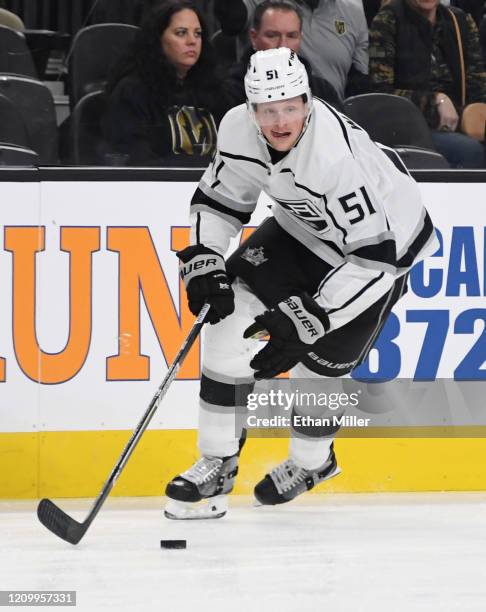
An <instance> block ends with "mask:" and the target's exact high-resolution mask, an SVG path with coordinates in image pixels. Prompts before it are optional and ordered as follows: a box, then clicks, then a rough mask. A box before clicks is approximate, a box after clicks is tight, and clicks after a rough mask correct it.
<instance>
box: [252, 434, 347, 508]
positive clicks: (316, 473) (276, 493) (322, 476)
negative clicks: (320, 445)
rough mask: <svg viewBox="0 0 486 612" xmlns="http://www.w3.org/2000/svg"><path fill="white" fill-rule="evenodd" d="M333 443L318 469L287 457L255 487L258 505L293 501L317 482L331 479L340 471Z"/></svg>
mask: <svg viewBox="0 0 486 612" xmlns="http://www.w3.org/2000/svg"><path fill="white" fill-rule="evenodd" d="M340 471H341V470H340V468H339V467H338V465H337V462H336V456H335V454H334V448H333V445H331V448H330V453H329V456H328V458H327V460H326V462H325V463H324V464H323V465H322V466H321V467H320V468H317V469H316V470H307V469H305V468H302V467H299V466H298V465H296V464H295V463H294V461H292V459H287V460H286V461H284V462H283V463H280V464H279V465H277V467H275V468H274V469H273V470H272V471H271V472H270V474H267V475H266V476H265V478H263V480H260V482H259V483H258V484H257V485H256V487H255V491H254V493H255V497H256V500H257V502H258V503H257V505H263V506H274V505H276V504H284V503H286V502H288V501H291V500H292V499H294V498H295V497H297V495H300V494H301V493H305V492H306V491H309V490H310V489H312V488H314V487H315V486H316V484H319V483H320V482H324V480H329V478H332V477H333V476H337V475H338V474H339V473H340Z"/></svg>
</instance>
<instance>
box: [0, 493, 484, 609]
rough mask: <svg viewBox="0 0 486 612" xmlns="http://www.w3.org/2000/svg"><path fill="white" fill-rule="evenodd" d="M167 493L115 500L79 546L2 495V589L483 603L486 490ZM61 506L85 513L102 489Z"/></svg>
mask: <svg viewBox="0 0 486 612" xmlns="http://www.w3.org/2000/svg"><path fill="white" fill-rule="evenodd" d="M162 501H163V500H161V499H154V498H136V499H120V498H114V499H110V500H108V502H107V503H106V504H105V506H104V507H103V509H102V510H101V512H100V514H99V515H98V517H97V518H96V519H95V522H94V523H93V524H92V526H91V527H90V529H89V531H88V533H87V534H86V535H85V537H84V539H83V540H82V541H81V543H80V544H78V545H77V546H71V545H70V544H67V543H65V542H63V541H62V540H59V539H58V538H57V537H56V536H54V535H53V534H51V533H50V532H49V531H47V530H46V529H45V528H44V527H43V526H42V525H41V524H40V523H39V522H38V521H37V518H36V515H35V507H36V503H34V502H30V501H29V502H18V501H17V502H0V589H3V590H15V589H19V590H33V589H41V590H52V589H59V590H76V591H77V601H78V603H77V607H76V608H68V609H73V610H74V609H76V610H83V611H92V610H93V611H98V610H100V611H102V610H118V611H125V610H127V611H128V610H130V611H132V610H137V611H138V610H145V611H152V610H160V611H163V612H186V611H188V612H193V611H194V612H196V611H197V612H206V611H207V612H260V611H266V610H271V611H272V612H307V611H309V612H310V611H311V610H312V611H323V612H327V611H329V612H331V611H332V612H341V611H345V612H358V611H363V612H368V611H369V612H377V611H378V612H381V611H385V612H392V611H393V612H395V611H399V612H402V611H403V612H415V611H416V610H427V611H433V612H435V611H441V612H443V611H446V612H448V611H452V610H457V611H459V610H460V611H461V612H469V611H471V610H474V611H476V610H477V611H483V612H484V611H485V610H486V493H457V494H452V493H444V494H379V495H368V494H356V495H337V494H334V495H329V496H325V495H317V496H307V498H305V497H303V498H301V499H299V500H297V501H296V502H294V503H293V504H289V505H287V506H282V507H278V508H268V507H267V508H253V507H252V506H251V500H250V499H249V498H233V499H232V500H231V506H230V512H229V513H228V515H227V516H226V517H225V518H223V519H219V520H210V521H197V522H196V521H193V522H187V521H186V522H174V521H168V520H166V519H164V518H163V516H162V512H161V507H162ZM59 505H60V506H61V507H62V508H63V509H64V510H66V511H67V512H68V513H70V514H72V515H73V517H74V518H77V519H78V520H84V517H85V516H86V513H87V511H88V509H89V507H90V505H91V500H59ZM161 539H186V540H187V542H188V545H187V549H186V550H161V548H160V540H161ZM22 609H25V608H22ZM41 609H54V608H41ZM56 609H57V610H60V609H65V608H56Z"/></svg>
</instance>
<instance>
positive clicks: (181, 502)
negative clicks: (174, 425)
mask: <svg viewBox="0 0 486 612" xmlns="http://www.w3.org/2000/svg"><path fill="white" fill-rule="evenodd" d="M238 459H239V453H237V454H236V455H232V456H230V457H224V458H221V457H205V456H203V457H201V458H200V459H198V460H197V461H196V463H195V464H194V465H193V466H192V467H190V468H189V469H188V470H186V471H185V472H183V473H182V474H180V475H179V476H176V477H175V478H173V479H172V480H171V482H169V484H168V485H167V488H166V491H165V494H166V495H167V497H168V498H169V500H168V502H167V504H166V506H165V510H164V514H165V516H166V517H167V518H169V519H175V520H189V519H209V518H221V517H222V516H224V515H225V514H226V511H227V509H228V498H227V494H228V493H230V492H231V491H232V489H233V486H234V482H235V478H236V475H237V473H238Z"/></svg>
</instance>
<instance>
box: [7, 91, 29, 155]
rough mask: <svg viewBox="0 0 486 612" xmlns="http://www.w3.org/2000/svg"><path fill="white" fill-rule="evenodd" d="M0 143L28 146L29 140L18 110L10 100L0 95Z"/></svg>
mask: <svg viewBox="0 0 486 612" xmlns="http://www.w3.org/2000/svg"><path fill="white" fill-rule="evenodd" d="M0 142H2V143H10V144H15V145H19V146H21V147H27V148H28V146H29V138H28V136H27V131H26V129H25V124H24V121H23V119H22V115H21V114H20V111H19V109H18V108H17V107H16V106H15V104H14V103H13V102H12V100H9V99H8V98H7V97H5V96H4V95H2V94H0Z"/></svg>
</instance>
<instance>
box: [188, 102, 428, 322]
mask: <svg viewBox="0 0 486 612" xmlns="http://www.w3.org/2000/svg"><path fill="white" fill-rule="evenodd" d="M390 151H391V150H390ZM395 157H396V161H395V162H393V161H391V159H390V158H389V157H388V156H387V154H385V153H384V152H383V150H382V149H381V148H380V146H378V145H377V144H375V143H374V142H372V141H371V140H370V138H369V136H368V134H367V133H366V132H365V131H364V130H363V129H362V128H360V127H359V126H358V125H356V124H355V123H354V122H353V121H351V120H350V119H349V118H348V117H346V116H345V115H343V114H342V113H339V112H338V111H336V110H335V109H334V108H333V107H332V106H330V105H328V104H326V103H325V102H322V101H321V100H319V99H316V98H314V104H313V111H312V116H311V118H310V121H309V124H308V127H307V129H306V131H305V132H304V134H303V136H302V137H301V138H300V140H299V141H298V143H297V144H296V145H295V146H294V147H293V148H292V149H291V150H290V151H289V153H288V154H287V155H285V157H283V159H281V160H280V161H279V162H278V163H275V164H274V163H272V160H271V156H270V153H269V150H268V147H267V146H266V144H265V142H264V140H263V139H262V138H261V137H260V136H258V132H257V129H256V126H255V125H254V124H253V122H252V121H251V119H250V117H249V114H248V112H247V109H246V106H245V105H240V106H237V107H235V108H233V109H232V110H230V111H229V112H228V113H227V114H226V115H225V117H224V119H223V121H222V122H221V125H220V128H219V133H218V149H217V153H216V156H215V158H214V160H213V162H212V163H211V165H210V166H209V167H208V168H207V170H206V171H205V173H204V175H203V177H202V179H201V181H200V184H199V187H198V189H197V190H196V192H195V194H194V196H193V198H192V202H191V220H192V232H191V244H195V243H201V244H204V245H206V246H208V247H210V248H212V249H214V250H216V251H217V252H219V253H221V254H223V255H224V254H225V253H226V251H227V249H228V246H229V240H230V237H232V236H235V235H236V234H237V233H238V232H239V230H240V229H241V227H242V224H245V223H248V222H249V220H250V216H251V213H252V212H253V210H254V209H255V206H256V203H257V200H258V197H259V195H260V192H261V191H262V190H263V191H264V192H265V193H266V194H268V196H270V198H271V199H272V200H273V201H274V205H273V207H272V212H273V215H274V216H275V219H276V221H277V222H278V224H279V225H280V226H281V227H282V228H283V229H284V230H285V231H286V232H288V233H289V234H290V235H292V236H293V237H294V238H295V239H296V240H298V241H300V242H301V243H302V244H304V245H305V246H306V247H307V248H308V249H310V250H311V251H312V252H313V253H314V254H316V255H317V256H318V257H320V258H321V259H323V260H324V261H326V262H327V263H328V264H330V265H331V266H333V270H332V271H331V272H330V273H329V274H328V275H327V276H326V278H324V279H323V281H322V283H321V285H320V287H319V291H318V294H316V295H315V296H314V298H315V299H316V300H317V301H318V303H319V304H320V305H321V306H322V307H323V308H325V309H326V311H327V313H328V315H329V319H330V323H331V329H336V328H338V327H340V326H342V325H344V324H346V323H348V322H349V321H350V320H351V319H353V318H355V317H356V316H357V315H358V314H360V313H361V312H363V311H364V310H365V309H366V308H368V307H369V306H370V305H371V304H373V303H374V302H376V301H377V300H378V299H379V298H380V297H381V296H383V295H384V294H385V293H386V292H387V291H388V290H389V289H390V287H391V286H392V285H393V283H394V281H395V279H396V278H397V276H400V275H402V274H404V273H406V272H407V271H408V270H409V268H410V267H411V266H412V265H413V264H414V263H415V262H416V261H418V260H420V259H423V258H424V257H426V256H427V255H429V254H431V253H432V252H434V250H436V249H437V248H438V243H437V238H436V235H435V231H434V228H433V224H432V221H431V220H430V217H429V215H428V213H427V211H426V209H425V208H424V206H423V204H422V200H421V196H420V192H419V190H418V186H417V184H416V183H415V181H414V180H413V179H412V178H411V176H410V175H409V174H408V172H407V170H406V168H405V166H404V165H403V164H402V162H401V161H400V159H399V158H398V156H396V154H395Z"/></svg>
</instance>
